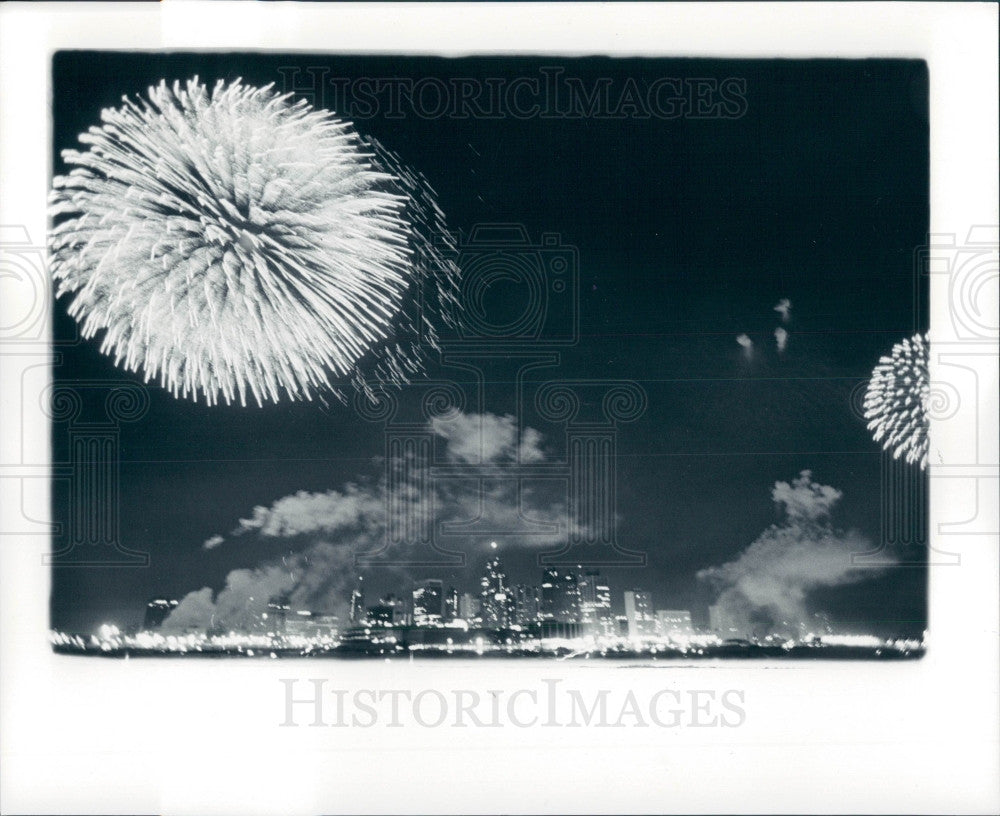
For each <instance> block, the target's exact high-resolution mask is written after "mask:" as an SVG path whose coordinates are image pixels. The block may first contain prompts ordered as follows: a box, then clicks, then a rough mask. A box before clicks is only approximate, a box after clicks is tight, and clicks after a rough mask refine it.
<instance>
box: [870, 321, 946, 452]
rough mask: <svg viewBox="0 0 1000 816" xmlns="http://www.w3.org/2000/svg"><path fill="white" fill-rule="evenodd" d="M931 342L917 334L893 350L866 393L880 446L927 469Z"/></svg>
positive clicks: (874, 376)
mask: <svg viewBox="0 0 1000 816" xmlns="http://www.w3.org/2000/svg"><path fill="white" fill-rule="evenodd" d="M927 367H928V351H927V338H926V337H925V336H922V335H919V334H916V335H914V336H913V337H911V338H910V339H908V340H903V341H902V342H901V343H897V344H896V345H895V346H893V347H892V355H891V356H889V357H882V358H881V359H880V360H879V364H878V365H877V366H875V370H874V371H872V376H871V380H869V382H868V390H867V391H866V392H865V402H864V409H865V419H867V420H868V429H869V430H870V431H873V436H874V438H875V441H876V442H881V443H882V447H883V448H885V450H889V451H892V455H893V458H895V459H898V458H899V457H900V456H905V457H906V461H907V462H909V463H911V464H913V463H917V464H919V465H920V468H921V469H924V468H926V467H927V449H928V440H927V426H928V419H927V401H928V398H929V396H930V380H929V377H928V373H927Z"/></svg>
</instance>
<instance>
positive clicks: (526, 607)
mask: <svg viewBox="0 0 1000 816" xmlns="http://www.w3.org/2000/svg"><path fill="white" fill-rule="evenodd" d="M513 596H514V623H516V624H517V625H518V626H523V627H527V626H530V625H531V624H533V623H535V622H536V621H537V620H538V609H539V593H538V587H536V586H528V585H527V584H518V585H517V586H515V587H514V589H513Z"/></svg>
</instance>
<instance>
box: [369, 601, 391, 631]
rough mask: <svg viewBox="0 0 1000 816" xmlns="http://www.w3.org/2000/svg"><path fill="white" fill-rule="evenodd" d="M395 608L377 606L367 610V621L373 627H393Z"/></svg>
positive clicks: (382, 605)
mask: <svg viewBox="0 0 1000 816" xmlns="http://www.w3.org/2000/svg"><path fill="white" fill-rule="evenodd" d="M392 616H393V608H392V607H391V606H389V605H387V604H376V605H375V606H369V607H368V609H367V615H366V618H365V619H366V620H367V621H368V623H369V624H371V625H372V626H392Z"/></svg>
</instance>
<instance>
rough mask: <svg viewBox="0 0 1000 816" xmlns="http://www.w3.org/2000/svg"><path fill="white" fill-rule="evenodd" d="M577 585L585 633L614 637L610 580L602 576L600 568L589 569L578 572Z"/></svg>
mask: <svg viewBox="0 0 1000 816" xmlns="http://www.w3.org/2000/svg"><path fill="white" fill-rule="evenodd" d="M578 569H579V567H578ZM577 587H578V589H579V599H580V623H581V624H582V626H583V634H584V635H586V636H588V637H613V636H614V633H615V632H614V628H615V627H614V619H613V618H612V616H611V587H609V586H608V582H607V581H605V580H603V579H602V578H601V573H600V572H599V571H598V570H596V569H589V570H586V571H585V572H584V571H581V572H579V573H578V574H577Z"/></svg>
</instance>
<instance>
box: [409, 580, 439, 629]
mask: <svg viewBox="0 0 1000 816" xmlns="http://www.w3.org/2000/svg"><path fill="white" fill-rule="evenodd" d="M443 615H444V589H443V587H442V584H441V582H440V581H439V580H438V579H437V578H429V579H428V580H426V581H421V582H420V583H418V584H416V585H415V586H414V587H413V624H414V625H415V626H427V625H428V624H433V623H440V622H441V618H442V617H443Z"/></svg>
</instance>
